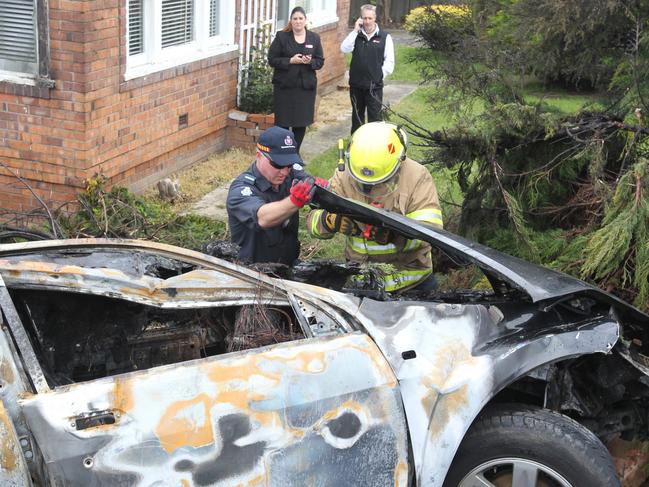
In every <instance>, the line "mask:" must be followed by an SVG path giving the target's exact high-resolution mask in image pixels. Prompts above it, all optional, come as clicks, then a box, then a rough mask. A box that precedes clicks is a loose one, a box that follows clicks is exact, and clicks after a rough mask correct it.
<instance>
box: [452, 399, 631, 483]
mask: <svg viewBox="0 0 649 487" xmlns="http://www.w3.org/2000/svg"><path fill="white" fill-rule="evenodd" d="M515 470H516V473H514V471H515ZM535 471H536V475H537V476H538V477H537V479H538V480H537V483H536V484H535V483H534V482H531V481H529V480H528V481H527V482H524V481H522V479H524V478H525V477H526V476H528V478H529V476H532V477H533V476H534V475H535V473H534V472H535ZM514 475H516V479H517V480H516V482H515V481H514ZM475 485H480V486H482V485H484V486H490V485H493V486H498V487H500V486H511V487H519V485H524V486H525V487H528V486H538V487H541V486H543V487H545V486H553V487H554V486H555V485H556V486H560V487H619V486H620V481H619V479H618V477H617V473H616V471H615V467H614V465H613V460H612V458H611V456H610V455H609V453H608V451H607V450H606V447H605V446H604V445H603V444H602V442H601V441H600V440H599V439H598V438H597V437H596V436H595V435H594V434H593V433H592V432H591V431H590V430H588V429H586V428H585V427H584V426H582V425H580V424H579V423H577V422H576V421H574V420H572V419H571V418H569V417H567V416H564V415H562V414H559V413H555V412H553V411H550V410H548V409H542V408H538V407H534V406H527V405H523V404H506V405H503V404H501V405H495V406H494V407H490V408H488V409H486V410H485V411H484V412H483V413H482V414H481V415H480V416H479V417H478V419H476V421H475V422H474V423H473V425H471V428H470V429H469V431H468V433H467V435H466V436H465V437H464V440H462V444H461V445H460V448H459V449H458V451H457V453H456V454H455V458H454V460H453V464H452V465H451V468H450V469H449V471H448V474H447V476H446V479H445V481H444V487H469V486H475Z"/></svg>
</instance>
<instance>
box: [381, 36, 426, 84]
mask: <svg viewBox="0 0 649 487" xmlns="http://www.w3.org/2000/svg"><path fill="white" fill-rule="evenodd" d="M428 52H430V51H429V50H428V49H427V48H425V47H410V46H403V45H399V44H397V45H395V46H394V72H393V73H392V74H391V75H390V76H389V77H388V80H390V81H413V82H420V81H421V74H420V71H421V68H422V67H423V65H422V59H423V58H424V57H425V56H426V54H428Z"/></svg>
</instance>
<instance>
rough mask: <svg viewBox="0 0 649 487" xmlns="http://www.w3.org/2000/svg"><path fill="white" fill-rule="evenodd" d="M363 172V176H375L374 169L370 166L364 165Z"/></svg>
mask: <svg viewBox="0 0 649 487" xmlns="http://www.w3.org/2000/svg"><path fill="white" fill-rule="evenodd" d="M361 174H362V175H363V176H368V177H369V176H374V171H372V170H371V169H370V168H369V167H364V168H363V169H361Z"/></svg>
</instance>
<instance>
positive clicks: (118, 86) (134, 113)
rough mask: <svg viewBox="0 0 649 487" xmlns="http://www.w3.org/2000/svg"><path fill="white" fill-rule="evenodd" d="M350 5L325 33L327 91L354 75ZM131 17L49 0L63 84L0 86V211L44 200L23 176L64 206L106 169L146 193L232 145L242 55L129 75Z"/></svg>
mask: <svg viewBox="0 0 649 487" xmlns="http://www.w3.org/2000/svg"><path fill="white" fill-rule="evenodd" d="M237 3H238V2H237ZM346 3H347V2H345V1H344V0H339V1H338V8H339V12H338V16H339V18H340V19H341V21H340V23H339V24H333V25H328V26H323V27H322V28H320V29H319V30H320V35H321V37H322V40H323V47H324V49H325V53H326V56H327V59H326V64H325V68H324V69H323V70H322V72H321V73H320V75H319V76H320V84H321V88H322V89H323V90H324V89H327V88H328V87H329V86H331V87H335V83H336V82H337V80H338V79H340V77H341V76H342V75H343V73H344V69H345V66H344V58H343V56H342V55H341V54H340V53H339V50H338V44H339V42H340V39H342V37H341V36H344V35H345V34H346V27H345V25H344V24H345V21H344V19H346V18H347V15H348V8H349V7H348V5H346ZM238 15H239V14H238V13H237V25H238V23H239V22H238V18H239V17H238ZM125 17H126V0H49V30H50V77H51V78H52V79H53V80H54V81H55V85H54V87H53V88H47V87H32V86H26V85H18V84H12V83H0V162H2V164H4V165H6V166H7V168H8V169H5V168H3V167H1V166H0V209H4V210H6V211H7V212H26V211H29V210H31V209H33V208H36V207H38V206H39V202H38V200H37V199H36V198H35V197H34V196H33V195H32V193H31V192H30V191H29V190H28V189H27V188H26V187H25V186H24V185H23V184H20V183H19V182H18V180H17V179H16V177H15V176H14V175H18V176H20V177H21V178H23V180H24V181H25V182H26V183H27V184H29V185H30V186H31V188H32V190H33V191H34V192H35V193H36V194H37V195H38V196H39V197H40V198H42V199H43V200H44V201H45V202H46V203H47V204H48V205H49V206H50V208H52V209H55V208H57V207H59V206H60V205H62V204H64V203H66V202H69V201H71V200H73V199H74V195H75V193H77V192H78V191H80V190H82V189H83V187H84V180H85V179H86V178H89V177H92V176H93V175H95V174H97V173H102V174H104V175H105V176H107V177H108V179H109V183H110V184H114V183H119V184H123V185H127V186H130V187H131V188H132V189H135V190H140V189H143V188H145V187H146V186H147V185H148V184H152V183H154V182H155V181H156V180H157V179H159V178H161V177H164V176H165V175H167V174H168V173H170V172H173V171H175V170H177V169H179V168H181V167H183V166H186V165H188V164H191V163H193V162H195V161H197V160H199V159H201V158H203V157H205V156H206V155H208V154H210V153H212V152H214V151H216V150H219V149H222V148H223V147H224V146H225V128H226V125H227V120H228V118H227V114H228V112H229V111H230V110H231V109H233V108H234V107H235V103H236V80H237V66H238V53H237V52H230V53H225V54H221V55H219V56H215V57H212V58H208V59H205V60H201V61H197V62H194V63H190V64H185V65H182V66H179V67H176V68H172V69H169V70H166V71H162V72H159V73H155V74H152V75H148V76H146V77H141V78H136V79H133V80H129V81H124V72H125V59H126V46H125V45H124V43H123V42H120V41H121V40H123V39H125V34H126V26H125V22H124V19H125ZM236 35H237V37H236V38H237V39H238V33H237V34H236ZM181 115H186V116H187V123H186V124H181V123H180V120H179V117H180V116H181ZM2 219H3V217H2V214H0V220H2Z"/></svg>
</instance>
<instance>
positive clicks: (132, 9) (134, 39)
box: [128, 0, 144, 56]
mask: <svg viewBox="0 0 649 487" xmlns="http://www.w3.org/2000/svg"><path fill="white" fill-rule="evenodd" d="M143 2H144V0H128V54H129V55H130V56H133V55H135V54H141V53H143V52H144V25H143V21H144V12H143V7H144V5H143Z"/></svg>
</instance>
